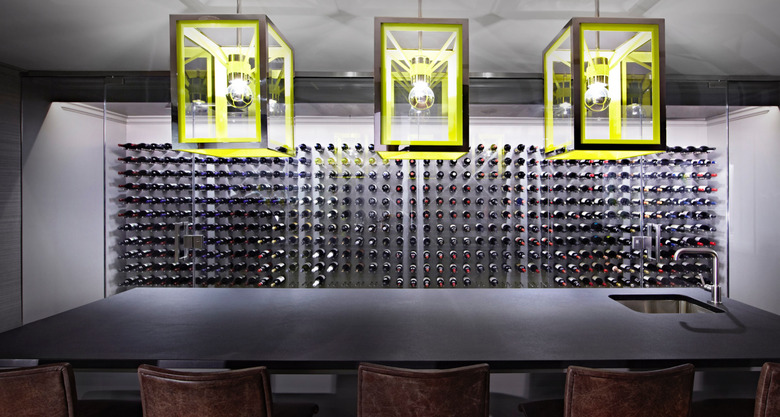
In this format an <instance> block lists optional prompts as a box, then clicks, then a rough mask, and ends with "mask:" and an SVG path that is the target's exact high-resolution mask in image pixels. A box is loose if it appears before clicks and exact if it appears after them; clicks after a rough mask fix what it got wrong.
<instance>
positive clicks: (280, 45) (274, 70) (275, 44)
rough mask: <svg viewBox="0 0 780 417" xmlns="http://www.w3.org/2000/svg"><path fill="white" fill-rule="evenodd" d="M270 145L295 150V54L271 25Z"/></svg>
mask: <svg viewBox="0 0 780 417" xmlns="http://www.w3.org/2000/svg"><path fill="white" fill-rule="evenodd" d="M267 35H268V74H267V78H266V83H267V84H268V146H269V147H270V148H272V149H277V148H279V147H286V148H288V149H292V147H293V146H294V140H293V137H294V136H293V58H292V57H293V52H292V49H291V48H290V46H289V45H288V44H287V43H285V41H284V39H282V37H281V36H280V35H279V34H278V33H277V32H276V31H275V30H274V28H273V26H271V25H268V33H267Z"/></svg>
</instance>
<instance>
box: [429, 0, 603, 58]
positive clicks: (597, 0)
mask: <svg viewBox="0 0 780 417" xmlns="http://www.w3.org/2000/svg"><path fill="white" fill-rule="evenodd" d="M597 1H598V0H597ZM417 18H418V19H422V0H417ZM417 49H418V50H419V52H420V53H422V31H419V32H417Z"/></svg>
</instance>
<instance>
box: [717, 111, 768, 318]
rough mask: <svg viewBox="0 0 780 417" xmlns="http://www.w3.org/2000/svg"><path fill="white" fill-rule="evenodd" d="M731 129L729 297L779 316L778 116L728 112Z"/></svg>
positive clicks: (757, 112) (759, 112) (752, 112)
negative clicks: (729, 113) (730, 278)
mask: <svg viewBox="0 0 780 417" xmlns="http://www.w3.org/2000/svg"><path fill="white" fill-rule="evenodd" d="M729 130H730V134H729V137H730V142H731V147H730V149H729V171H730V178H731V185H730V187H729V188H730V196H729V200H730V207H729V211H730V213H729V217H730V230H729V232H730V233H729V242H730V250H731V257H730V261H731V265H730V273H731V275H732V276H733V277H734V278H733V279H732V282H731V286H730V289H731V297H732V298H734V299H736V300H738V301H741V302H744V303H747V304H750V305H753V306H756V307H758V308H761V309H764V310H767V311H771V312H773V313H776V314H780V272H778V271H780V256H778V254H779V253H780V239H778V236H780V226H779V225H778V215H777V210H778V206H779V205H780V187H778V185H777V183H778V179H780V164H778V163H777V157H778V155H780V111H779V110H778V108H777V107H761V108H749V109H745V110H743V111H735V112H732V114H731V120H730V125H729Z"/></svg>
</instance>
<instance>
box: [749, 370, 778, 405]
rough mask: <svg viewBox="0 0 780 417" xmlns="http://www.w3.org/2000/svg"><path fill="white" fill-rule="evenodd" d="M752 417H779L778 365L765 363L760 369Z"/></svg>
mask: <svg viewBox="0 0 780 417" xmlns="http://www.w3.org/2000/svg"><path fill="white" fill-rule="evenodd" d="M753 415H754V417H772V416H780V363H772V362H767V363H765V364H764V366H763V367H761V377H760V378H759V379H758V389H757V390H756V409H755V412H754V414H753Z"/></svg>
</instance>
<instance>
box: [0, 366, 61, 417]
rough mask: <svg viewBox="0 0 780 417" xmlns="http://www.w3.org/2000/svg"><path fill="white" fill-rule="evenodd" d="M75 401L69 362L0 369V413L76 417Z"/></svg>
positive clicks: (31, 416) (2, 414)
mask: <svg viewBox="0 0 780 417" xmlns="http://www.w3.org/2000/svg"><path fill="white" fill-rule="evenodd" d="M75 402H76V384H75V383H74V382H73V370H72V369H71V368H70V365H69V364H67V363H56V364H52V365H42V366H36V367H32V368H19V369H11V370H5V371H0V416H25V417H38V416H40V417H74V416H75V415H76V412H75V408H76V405H75Z"/></svg>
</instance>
